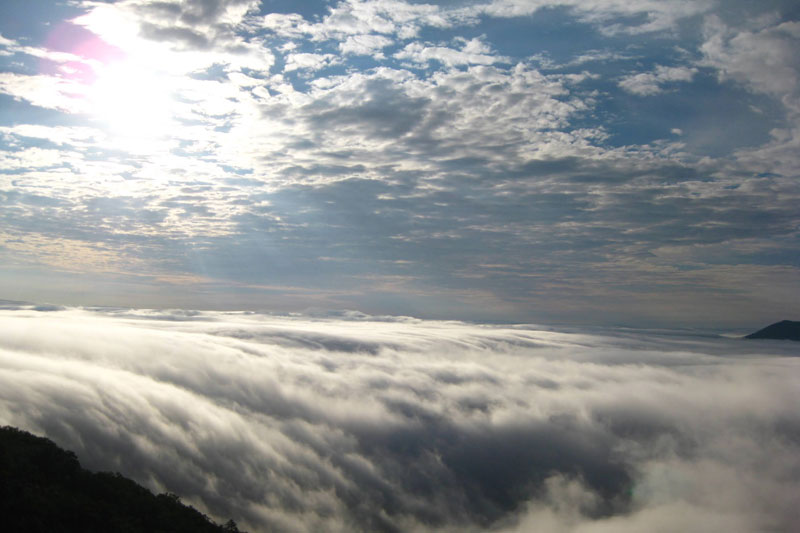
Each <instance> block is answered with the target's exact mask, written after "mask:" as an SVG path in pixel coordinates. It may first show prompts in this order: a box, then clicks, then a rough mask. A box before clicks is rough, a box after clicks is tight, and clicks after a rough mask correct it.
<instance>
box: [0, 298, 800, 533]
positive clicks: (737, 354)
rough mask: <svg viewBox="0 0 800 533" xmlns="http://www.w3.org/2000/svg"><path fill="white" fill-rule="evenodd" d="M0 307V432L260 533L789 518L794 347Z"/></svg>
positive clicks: (458, 326)
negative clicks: (52, 447) (15, 429)
mask: <svg viewBox="0 0 800 533" xmlns="http://www.w3.org/2000/svg"><path fill="white" fill-rule="evenodd" d="M4 308H5V309H6V310H4V311H2V312H0V385H1V386H0V422H2V423H4V424H12V425H17V426H19V427H22V428H24V429H27V430H31V431H34V432H41V433H44V434H46V435H47V436H48V437H50V438H52V439H54V440H55V441H56V442H57V443H59V444H60V445H62V446H64V447H68V448H72V449H74V450H75V451H76V452H77V453H78V456H79V458H80V459H81V461H82V462H83V463H84V464H85V465H87V466H89V467H91V468H96V469H110V470H118V471H121V472H122V473H123V474H126V475H129V476H131V477H133V478H135V479H137V480H138V481H140V482H142V483H145V484H147V485H148V486H150V487H151V488H153V489H155V490H159V491H162V490H171V491H175V492H178V493H179V494H181V495H182V496H183V497H184V499H185V500H187V501H188V502H190V503H192V504H193V505H196V506H198V507H199V508H201V509H202V510H203V511H205V512H208V513H211V514H212V515H213V516H215V517H218V518H225V519H227V517H229V516H233V517H234V518H235V519H236V520H237V522H239V524H240V525H243V526H245V527H246V528H247V529H249V530H251V531H254V532H258V531H269V530H274V529H282V530H288V529H291V530H294V531H319V530H325V531H367V530H369V531H375V530H392V529H402V530H430V531H439V530H441V531H451V530H454V529H459V530H465V529H466V530H478V529H483V530H485V529H490V528H493V529H499V530H503V531H511V530H515V531H525V530H530V528H532V527H533V526H534V525H536V526H537V527H538V528H539V529H547V530H548V531H564V532H581V531H590V532H595V531H610V530H613V531H642V530H656V529H658V528H661V529H662V530H666V531H677V530H686V529H697V528H698V527H708V525H709V524H713V525H719V526H720V527H722V526H723V525H730V526H731V527H734V528H735V527H738V528H740V529H741V530H742V531H744V530H746V529H749V530H763V529H768V528H773V529H778V530H786V529H787V528H789V527H790V526H791V525H792V524H793V523H794V521H795V519H796V511H795V506H794V502H793V495H794V494H795V493H796V491H797V490H798V484H797V483H798V482H797V478H796V476H792V475H789V474H788V473H791V472H793V471H794V470H795V469H796V468H798V467H800V443H798V442H797V440H796V435H795V433H796V427H797V424H798V423H799V422H800V421H799V420H798V415H797V412H796V409H793V407H794V406H795V405H797V402H798V401H799V400H800V397H798V391H797V387H796V381H797V379H798V378H800V376H798V372H800V366H798V359H797V358H794V357H790V356H791V355H793V354H794V352H793V347H792V346H783V345H781V344H780V343H777V344H775V343H769V342H766V343H764V342H749V341H742V340H738V339H723V338H720V337H713V336H711V337H704V336H684V335H680V334H676V333H675V332H673V333H668V334H665V333H661V334H658V333H650V334H648V333H644V332H638V333H637V332H632V331H630V330H626V331H617V332H615V331H610V330H609V331H595V332H594V333H591V334H590V333H585V332H580V331H572V332H556V331H552V330H549V329H542V328H537V327H534V326H525V327H523V326H515V327H503V326H480V325H468V324H463V323H457V322H430V321H420V320H415V319H410V318H397V319H392V318H391V317H386V318H384V319H373V318H370V317H368V316H364V315H360V314H357V315H355V316H352V317H349V319H348V318H347V317H345V316H341V315H340V316H338V317H336V318H324V317H318V318H309V317H303V316H295V317H279V316H264V315H258V314H240V313H227V314H226V313H210V312H188V311H179V310H174V311H127V310H117V311H109V310H105V311H104V310H95V311H88V310H75V309H67V310H61V311H51V312H37V311H33V310H32V309H31V308H30V307H26V306H24V305H17V306H13V305H10V304H8V305H4ZM14 308H16V310H11V309H14ZM733 530H734V531H738V530H737V529H733Z"/></svg>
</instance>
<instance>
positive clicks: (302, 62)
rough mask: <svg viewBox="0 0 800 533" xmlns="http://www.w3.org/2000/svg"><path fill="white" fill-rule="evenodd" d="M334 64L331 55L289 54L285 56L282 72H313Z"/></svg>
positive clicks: (333, 58)
mask: <svg viewBox="0 0 800 533" xmlns="http://www.w3.org/2000/svg"><path fill="white" fill-rule="evenodd" d="M335 63H336V61H335V56H334V55H333V54H306V53H297V54H289V55H287V56H286V66H285V67H284V69H283V70H284V71H285V72H291V71H293V70H299V69H304V70H311V71H314V70H319V69H321V68H324V67H326V66H328V65H331V64H335Z"/></svg>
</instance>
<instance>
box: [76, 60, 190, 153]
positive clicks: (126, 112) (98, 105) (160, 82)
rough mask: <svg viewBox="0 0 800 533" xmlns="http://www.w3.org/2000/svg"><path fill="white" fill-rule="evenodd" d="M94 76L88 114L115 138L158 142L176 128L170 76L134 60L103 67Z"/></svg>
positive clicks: (89, 95) (89, 96)
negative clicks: (154, 140) (155, 140)
mask: <svg viewBox="0 0 800 533" xmlns="http://www.w3.org/2000/svg"><path fill="white" fill-rule="evenodd" d="M95 74H96V77H95V80H94V82H93V83H92V84H91V86H90V87H89V90H88V104H89V112H90V113H91V114H92V115H93V116H94V118H95V119H96V120H97V121H98V122H100V123H101V124H102V125H103V126H104V128H105V129H107V130H108V131H109V132H110V133H111V134H113V135H114V136H115V137H118V138H123V139H133V140H146V139H158V138H163V137H164V136H167V135H169V134H170V133H171V131H172V130H173V129H174V125H175V122H174V119H173V114H174V108H175V102H174V100H173V96H172V93H173V91H172V89H171V84H170V78H169V76H167V75H165V74H163V73H159V72H158V71H156V70H155V69H153V68H150V67H148V66H147V65H143V64H139V63H136V62H134V61H117V62H113V63H110V64H106V65H102V66H100V67H98V68H97V69H96V71H95Z"/></svg>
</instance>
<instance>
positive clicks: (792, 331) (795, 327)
mask: <svg viewBox="0 0 800 533" xmlns="http://www.w3.org/2000/svg"><path fill="white" fill-rule="evenodd" d="M745 339H781V340H792V341H800V322H796V321H793V320H781V321H780V322H775V323H774V324H771V325H769V326H767V327H765V328H764V329H760V330H758V331H756V332H755V333H751V334H750V335H747V336H746V337H745Z"/></svg>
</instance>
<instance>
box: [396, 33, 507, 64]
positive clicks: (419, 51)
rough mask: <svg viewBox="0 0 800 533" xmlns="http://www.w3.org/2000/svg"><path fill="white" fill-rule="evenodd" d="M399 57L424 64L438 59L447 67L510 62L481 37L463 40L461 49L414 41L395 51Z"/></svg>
mask: <svg viewBox="0 0 800 533" xmlns="http://www.w3.org/2000/svg"><path fill="white" fill-rule="evenodd" d="M394 57H396V58H397V59H401V60H403V59H405V60H410V61H412V62H414V63H418V64H424V63H427V62H429V61H438V62H440V63H441V64H443V65H445V66H446V67H454V66H458V65H493V64H496V63H510V62H511V60H510V59H509V58H508V57H504V56H498V55H492V54H491V49H490V48H489V47H488V46H486V44H485V43H483V42H482V41H481V40H480V39H477V38H476V39H472V40H469V41H466V40H463V41H462V46H461V49H460V50H458V49H455V48H449V47H445V46H427V45H424V44H422V43H418V42H413V43H409V44H407V45H406V47H405V48H404V49H403V50H401V51H399V52H397V53H395V54H394Z"/></svg>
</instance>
